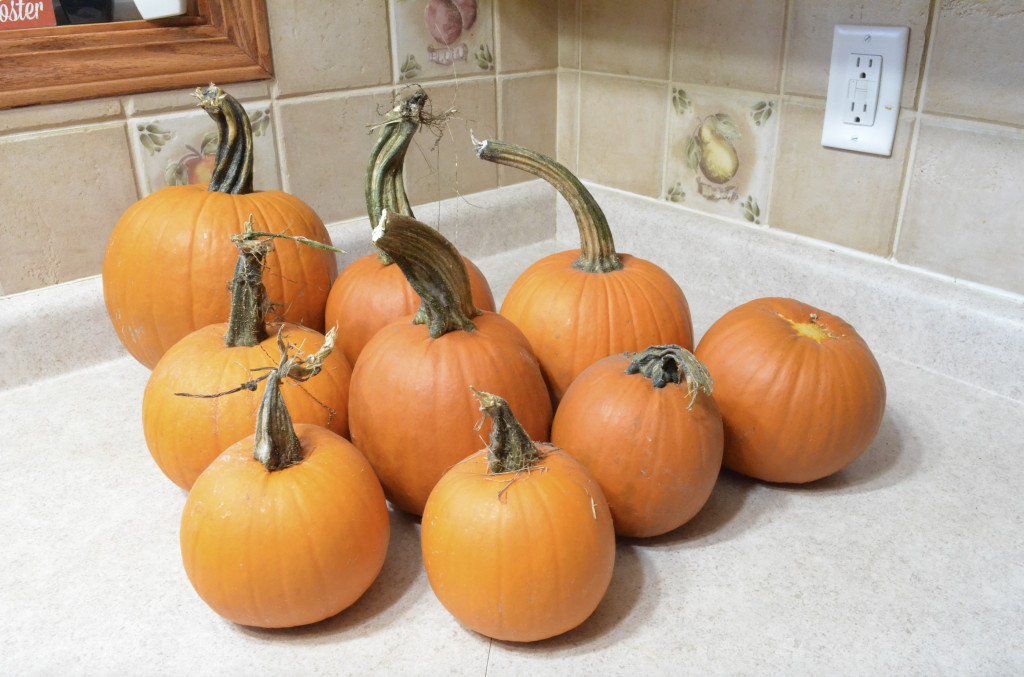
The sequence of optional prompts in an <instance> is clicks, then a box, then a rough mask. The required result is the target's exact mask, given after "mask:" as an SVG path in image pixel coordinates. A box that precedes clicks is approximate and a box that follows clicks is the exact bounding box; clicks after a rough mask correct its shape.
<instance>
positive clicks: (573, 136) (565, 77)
mask: <svg viewBox="0 0 1024 677" xmlns="http://www.w3.org/2000/svg"><path fill="white" fill-rule="evenodd" d="M579 115H580V73H579V71H571V70H559V71H558V113H557V118H558V141H557V143H558V154H557V155H556V156H555V159H556V160H558V161H559V162H561V163H562V164H563V165H565V166H566V167H568V168H569V171H572V172H575V171H576V170H577V166H576V151H577V149H578V148H579Z"/></svg>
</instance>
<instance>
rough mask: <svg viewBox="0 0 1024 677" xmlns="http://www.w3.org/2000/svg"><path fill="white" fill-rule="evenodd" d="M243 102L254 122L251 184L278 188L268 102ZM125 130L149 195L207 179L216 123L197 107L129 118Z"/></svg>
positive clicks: (204, 181) (203, 181) (279, 183)
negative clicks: (129, 135) (128, 133)
mask: <svg viewBox="0 0 1024 677" xmlns="http://www.w3.org/2000/svg"><path fill="white" fill-rule="evenodd" d="M244 107H245V110H246V112H247V113H248V114H249V120H250V122H251V124H252V137H253V154H254V156H255V158H254V162H253V187H254V188H255V189H256V190H280V187H281V180H280V175H279V174H280V173H279V172H278V170H277V149H276V147H275V144H274V134H273V128H272V124H273V123H272V120H271V115H270V104H269V103H268V102H265V101H264V102H249V103H246V104H244ZM129 131H130V133H131V137H132V143H133V144H134V145H135V147H136V152H137V155H136V157H137V158H138V159H139V161H140V165H141V167H142V173H143V179H144V182H145V185H144V186H143V189H144V190H145V192H146V193H147V194H148V193H152V192H154V191H157V190H159V189H161V188H163V187H164V186H177V185H184V184H189V183H198V184H204V185H205V184H209V183H210V175H211V174H212V172H213V165H214V158H215V156H216V154H217V143H218V140H219V139H218V134H217V125H216V123H215V122H214V121H213V120H212V119H211V118H210V116H209V115H207V114H206V113H205V112H203V111H202V110H201V109H199V108H196V110H194V111H185V112H180V113H167V114H164V115H160V116H156V117H138V118H132V119H131V120H130V121H129Z"/></svg>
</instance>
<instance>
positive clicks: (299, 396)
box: [142, 239, 352, 490]
mask: <svg viewBox="0 0 1024 677" xmlns="http://www.w3.org/2000/svg"><path fill="white" fill-rule="evenodd" d="M237 244H238V246H239V254H238V264H237V266H236V270H235V276H234V278H233V279H232V294H231V299H232V304H231V316H230V319H229V321H228V322H227V323H218V324H211V325H207V326H205V327H203V328H202V329H197V330H196V331H194V332H192V333H191V334H189V335H188V336H186V337H185V338H183V339H181V340H180V341H178V342H177V343H175V344H174V345H173V346H172V347H171V349H170V350H168V351H167V352H166V353H165V354H164V356H163V357H162V358H160V361H159V362H158V363H157V365H156V368H154V369H153V373H152V374H150V377H149V381H148V382H147V384H146V390H145V392H144V393H143V396H142V430H143V433H144V434H145V436H146V444H147V446H148V447H149V451H150V453H151V454H152V455H153V459H154V460H155V461H156V462H157V465H158V466H160V469H161V470H162V471H163V472H164V474H165V475H167V477H169V478H170V479H171V480H172V481H173V482H174V483H175V484H177V485H178V486H180V487H181V488H182V489H185V490H188V489H191V487H192V484H193V482H195V480H196V478H197V477H198V476H199V473H201V472H202V471H203V470H204V469H205V468H206V467H207V466H208V465H209V464H210V463H211V462H212V461H213V459H215V458H216V457H217V456H218V454H220V453H221V452H222V451H224V450H225V449H227V448H228V447H229V446H231V445H232V444H234V443H235V442H237V441H238V440H240V439H242V438H243V437H246V436H248V435H251V434H252V426H253V415H254V412H255V411H256V409H257V407H258V405H259V402H260V398H261V397H262V396H263V392H264V388H265V387H266V386H265V382H264V380H263V379H261V378H260V377H261V376H265V375H266V374H267V370H268V369H269V368H272V367H274V366H275V365H276V364H277V362H278V360H277V357H276V356H277V352H278V349H277V342H278V341H284V342H285V343H290V344H294V345H298V346H301V347H302V350H304V351H306V352H307V353H315V352H316V351H318V350H320V348H321V347H322V346H323V344H324V335H323V334H321V333H320V332H318V331H314V330H312V329H309V328H307V327H303V326H301V325H298V324H292V323H283V324H278V323H272V324H269V325H268V324H267V322H266V309H267V305H268V304H267V302H266V290H265V289H264V287H263V268H264V265H265V260H266V256H267V252H268V250H269V249H270V240H268V239H257V240H243V241H240V242H238V243H237ZM321 371H322V373H321V374H320V375H319V376H318V377H317V378H315V379H311V380H309V381H307V382H303V383H299V382H295V381H291V382H290V383H288V384H287V386H286V388H285V389H284V399H285V402H286V403H287V405H288V409H289V410H290V411H291V415H292V418H293V419H294V420H295V421H297V422H299V423H311V424H315V425H319V426H323V427H324V428H328V429H330V430H331V431H333V432H334V433H336V434H338V435H342V436H345V435H348V385H349V379H350V378H351V376H352V369H351V367H350V366H349V364H348V362H347V361H346V360H345V357H344V356H343V355H342V354H341V353H340V352H332V353H331V354H330V355H329V356H328V357H327V358H326V359H325V360H324V362H323V364H322V365H321ZM245 382H250V383H251V384H252V388H243V389H241V390H238V388H237V386H238V385H239V384H241V383H245ZM232 390H238V392H231V393H230V394H226V395H223V396H221V397H210V395H215V394H217V393H226V392H229V391H232ZM200 396H202V397H200Z"/></svg>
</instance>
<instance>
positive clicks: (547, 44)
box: [495, 0, 559, 73]
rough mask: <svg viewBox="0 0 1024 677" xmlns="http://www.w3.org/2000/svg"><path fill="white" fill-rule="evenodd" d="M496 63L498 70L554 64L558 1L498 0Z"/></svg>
mask: <svg viewBox="0 0 1024 677" xmlns="http://www.w3.org/2000/svg"><path fill="white" fill-rule="evenodd" d="M495 12H496V13H497V26H498V30H497V31H496V32H495V35H496V37H497V57H498V58H497V66H498V72H499V73H521V72H524V71H539V70H547V69H552V68H557V67H558V48H559V47H558V12H559V9H558V3H557V2H553V1H552V0H516V1H515V2H508V0H506V1H505V2H499V3H498V4H497V6H496V7H495Z"/></svg>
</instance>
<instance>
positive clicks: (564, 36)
mask: <svg viewBox="0 0 1024 677" xmlns="http://www.w3.org/2000/svg"><path fill="white" fill-rule="evenodd" d="M581 2H582V0H558V65H559V66H562V67H563V68H579V67H580V3H581Z"/></svg>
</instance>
